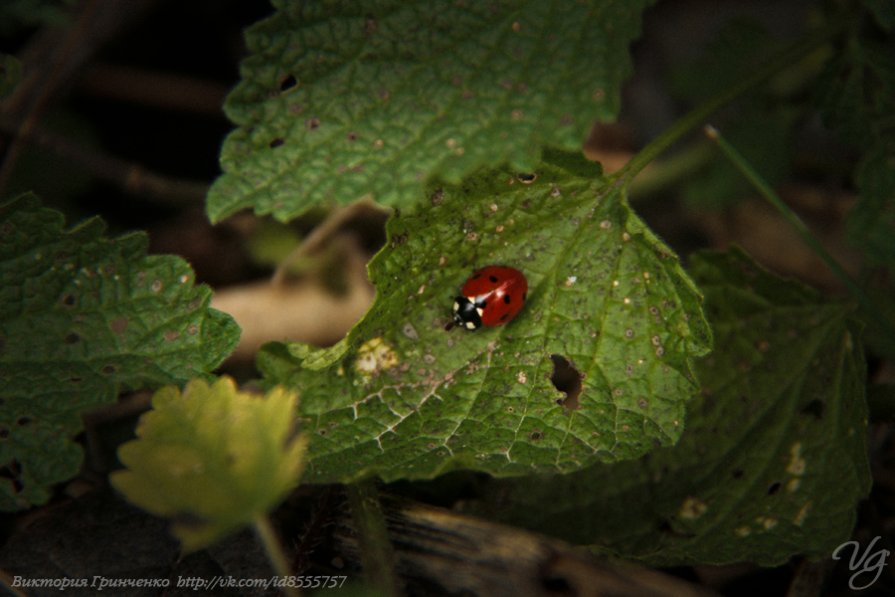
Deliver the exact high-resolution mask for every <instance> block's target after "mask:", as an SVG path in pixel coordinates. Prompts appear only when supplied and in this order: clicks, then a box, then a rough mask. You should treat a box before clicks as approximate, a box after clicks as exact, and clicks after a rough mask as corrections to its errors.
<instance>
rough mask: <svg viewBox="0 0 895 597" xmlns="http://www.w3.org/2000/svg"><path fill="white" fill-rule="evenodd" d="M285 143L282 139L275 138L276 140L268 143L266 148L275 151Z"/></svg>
mask: <svg viewBox="0 0 895 597" xmlns="http://www.w3.org/2000/svg"><path fill="white" fill-rule="evenodd" d="M285 142H286V141H285V140H283V138H282V137H277V138H276V139H274V140H272V141H271V142H270V143H268V144H267V145H268V147H270V148H271V149H276V148H277V147H280V146H281V145H283V144H284V143H285Z"/></svg>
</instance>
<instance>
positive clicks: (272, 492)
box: [111, 377, 307, 552]
mask: <svg viewBox="0 0 895 597" xmlns="http://www.w3.org/2000/svg"><path fill="white" fill-rule="evenodd" d="M296 402H297V396H296V394H294V393H292V392H286V391H283V390H282V389H281V388H275V389H273V390H271V391H270V392H268V394H267V395H266V396H264V397H259V396H253V395H251V394H248V393H245V392H239V391H238V390H237V388H236V384H235V383H233V380H231V379H229V378H226V377H225V378H222V379H219V380H217V381H216V382H215V383H214V384H213V385H210V386H209V385H208V384H206V383H205V382H204V381H203V380H201V379H196V380H193V381H191V382H190V383H189V384H187V386H186V388H184V390H183V394H181V393H180V390H178V389H177V388H176V387H173V386H168V387H165V388H162V389H161V390H159V391H158V392H156V394H155V396H153V398H152V410H151V411H149V412H148V413H146V414H144V415H143V416H142V417H141V418H140V424H139V426H138V427H137V439H136V440H134V441H131V442H128V443H126V444H124V445H122V446H121V447H120V448H119V449H118V455H119V457H120V458H121V462H122V463H123V464H124V465H125V466H126V467H127V469H126V470H123V471H117V472H115V473H113V474H112V477H111V480H112V485H114V486H115V488H116V489H118V490H119V491H121V492H122V493H124V494H125V495H126V496H127V498H128V500H130V501H131V502H133V503H134V504H137V505H138V506H140V507H141V508H143V509H145V510H147V511H149V512H152V513H153V514H156V515H158V516H165V517H168V518H171V519H173V532H174V534H175V535H176V536H177V538H178V539H180V541H181V542H182V543H183V548H184V551H187V552H190V551H195V550H197V549H201V548H203V547H207V546H209V545H211V544H212V543H214V542H215V541H217V540H218V539H220V538H221V537H222V536H224V535H225V534H227V533H230V532H233V531H234V530H236V529H238V528H239V527H240V526H243V525H247V524H251V523H253V522H254V521H255V520H256V518H257V517H259V516H262V515H264V514H266V513H267V512H268V511H270V510H271V509H273V507H274V506H276V505H277V504H278V503H279V502H280V501H281V500H282V499H283V498H284V497H285V496H286V494H287V493H288V492H289V491H290V490H291V489H292V488H294V487H295V485H296V484H297V483H298V477H299V475H300V474H301V471H302V468H303V465H304V461H303V457H304V453H305V447H306V446H307V441H306V438H305V437H304V436H299V435H297V434H295V433H294V425H295V419H294V417H293V415H294V413H295V404H296Z"/></svg>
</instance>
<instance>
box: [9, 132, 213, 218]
mask: <svg viewBox="0 0 895 597" xmlns="http://www.w3.org/2000/svg"><path fill="white" fill-rule="evenodd" d="M0 132H3V133H4V134H6V135H8V136H14V135H16V134H19V133H21V127H17V126H16V125H15V124H14V123H13V122H11V121H10V120H9V119H8V118H6V117H2V118H0ZM28 142H29V143H33V144H35V145H38V146H40V147H43V148H45V149H48V150H50V151H52V152H53V153H55V154H56V155H58V156H60V157H62V158H65V159H66V160H68V161H70V162H73V163H75V164H78V165H79V166H81V167H82V168H84V169H85V170H87V171H88V172H90V173H91V174H93V175H94V176H96V177H97V178H99V179H100V180H103V181H106V182H110V183H112V184H114V185H116V186H117V187H119V188H121V189H122V190H124V191H127V192H128V193H132V194H134V195H142V196H145V197H150V198H152V199H155V200H158V201H161V202H164V203H173V204H176V205H178V206H183V205H184V204H187V205H190V206H193V205H202V202H203V201H204V200H205V194H206V193H207V192H208V184H207V183H205V182H202V181H195V180H187V179H179V178H170V177H167V176H164V175H161V174H157V173H155V172H151V171H149V170H146V169H145V168H144V167H143V166H142V165H140V164H138V163H135V162H129V161H127V160H123V159H121V158H118V157H115V156H111V155H108V154H105V153H103V152H102V151H99V150H97V149H94V148H91V147H87V146H85V145H81V144H78V143H75V142H73V141H71V140H70V139H68V138H66V137H64V136H62V135H59V134H56V133H52V132H50V131H47V130H44V129H42V128H40V127H37V126H31V128H30V130H29V135H28ZM7 159H8V157H7ZM7 163H9V162H7Z"/></svg>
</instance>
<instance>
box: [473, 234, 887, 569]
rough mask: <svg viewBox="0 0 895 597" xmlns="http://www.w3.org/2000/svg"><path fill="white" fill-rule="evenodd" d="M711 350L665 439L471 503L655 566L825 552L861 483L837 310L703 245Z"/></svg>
mask: <svg viewBox="0 0 895 597" xmlns="http://www.w3.org/2000/svg"><path fill="white" fill-rule="evenodd" d="M691 263H692V272H693V275H694V277H695V278H696V280H697V282H698V283H700V287H701V288H702V289H703V290H704V292H705V295H706V311H707V313H708V314H709V320H710V322H711V323H712V327H713V329H714V331H715V339H716V343H717V346H718V349H717V350H716V351H715V352H714V353H713V354H712V355H711V356H709V357H708V358H706V359H703V360H701V361H700V362H699V366H698V368H697V370H698V373H699V377H700V380H701V381H702V383H703V392H702V395H701V396H700V397H699V398H698V399H697V400H695V401H694V402H693V403H691V405H690V408H689V412H688V415H687V429H686V431H685V432H684V434H683V437H682V438H681V441H680V442H679V443H678V445H677V446H674V447H672V448H663V449H660V450H657V451H655V452H653V453H651V454H649V455H648V456H647V457H645V458H643V459H641V460H639V461H637V462H626V463H619V464H616V465H612V466H605V465H604V466H595V467H592V468H590V469H587V470H584V471H581V472H578V473H575V474H572V475H566V476H554V477H529V478H524V479H518V480H504V481H495V482H494V483H493V484H492V485H491V486H490V487H489V488H488V491H487V493H486V495H487V496H488V498H487V499H488V502H487V503H485V504H483V505H481V506H480V507H479V508H478V511H479V512H480V513H483V514H489V515H491V516H494V517H496V518H498V519H499V520H502V521H504V522H508V523H512V524H519V525H523V526H526V527H529V528H533V529H536V530H539V531H543V532H546V533H549V534H552V535H556V536H560V537H563V538H564V539H567V540H569V541H572V542H575V543H579V544H590V545H593V546H594V547H595V548H597V549H599V550H602V551H609V552H612V553H615V554H618V555H621V556H624V557H628V558H637V559H641V560H644V561H646V562H648V563H650V564H653V565H661V566H673V565H683V564H696V563H700V564H724V563H730V562H739V561H751V562H756V563H758V564H761V565H767V566H772V565H777V564H780V563H782V562H784V561H786V560H787V559H788V558H789V557H791V556H793V555H795V554H807V555H809V556H817V557H829V554H830V553H831V552H832V550H833V549H835V548H836V546H837V545H839V544H840V543H841V542H843V541H845V540H847V538H848V537H849V535H850V533H851V530H852V527H853V525H854V522H855V509H856V506H857V504H858V502H859V501H860V500H861V499H862V498H863V497H864V496H866V495H867V493H868V492H869V490H870V484H871V478H870V470H869V465H868V460H867V405H866V401H865V399H864V381H865V374H866V371H865V361H864V356H863V354H862V350H861V343H860V341H859V339H858V334H857V332H856V330H855V327H854V326H853V324H852V322H851V321H850V320H849V319H848V311H847V310H846V309H845V308H843V307H841V306H838V305H835V304H830V303H827V302H825V301H824V299H823V298H822V297H820V296H819V295H818V294H817V293H815V292H814V291H812V290H809V289H808V288H806V287H803V286H801V285H798V284H796V283H793V282H788V281H784V280H781V279H779V278H777V277H775V276H773V275H771V274H769V273H768V272H766V271H764V270H761V269H760V268H759V267H758V266H757V265H756V264H755V263H754V262H752V261H751V260H750V259H749V258H748V257H746V256H745V255H744V254H743V253H741V252H740V251H731V252H729V253H726V254H709V253H705V254H701V255H698V256H696V257H694V258H693V260H692V262H691Z"/></svg>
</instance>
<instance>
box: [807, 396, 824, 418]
mask: <svg viewBox="0 0 895 597" xmlns="http://www.w3.org/2000/svg"><path fill="white" fill-rule="evenodd" d="M802 414H805V415H812V416H813V417H814V418H815V419H822V418H823V417H824V403H823V401H822V400H818V399H814V400H812V401H811V402H809V403H808V404H807V405H806V406H805V408H803V409H802Z"/></svg>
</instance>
